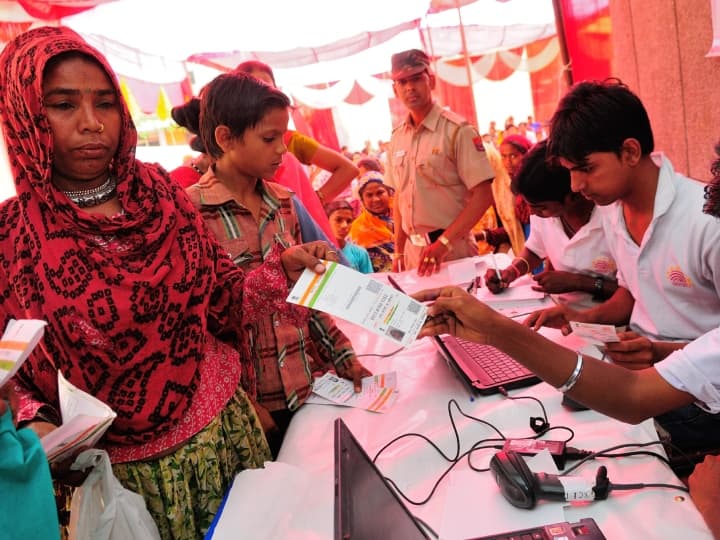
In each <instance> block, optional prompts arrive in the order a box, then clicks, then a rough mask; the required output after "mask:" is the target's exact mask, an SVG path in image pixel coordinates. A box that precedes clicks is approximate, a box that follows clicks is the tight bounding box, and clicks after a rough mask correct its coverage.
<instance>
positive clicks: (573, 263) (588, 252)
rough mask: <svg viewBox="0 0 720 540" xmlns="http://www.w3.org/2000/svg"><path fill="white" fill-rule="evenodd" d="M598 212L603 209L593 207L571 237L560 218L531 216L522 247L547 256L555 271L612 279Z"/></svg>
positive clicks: (612, 264)
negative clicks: (527, 236) (588, 217)
mask: <svg viewBox="0 0 720 540" xmlns="http://www.w3.org/2000/svg"><path fill="white" fill-rule="evenodd" d="M601 214H602V208H599V207H597V206H596V207H595V208H594V209H593V212H592V214H591V215H590V220H589V221H588V222H587V223H586V224H585V225H583V226H582V227H580V229H578V230H577V232H575V234H574V235H573V237H572V238H568V235H567V234H566V233H565V230H564V229H563V225H562V221H561V220H560V218H559V217H551V218H541V217H538V216H535V215H531V216H530V237H529V238H528V239H527V241H526V242H525V247H526V248H528V249H529V250H530V251H532V252H533V253H534V254H535V255H537V256H538V257H540V258H541V259H544V258H545V257H547V258H548V259H550V262H552V265H553V268H554V269H555V270H559V271H562V272H572V273H574V274H587V275H591V276H602V277H607V278H611V279H614V278H615V273H616V271H617V266H616V265H615V259H614V258H613V255H612V253H611V251H610V248H609V247H608V244H607V242H606V240H605V232H604V230H603V221H602V217H601Z"/></svg>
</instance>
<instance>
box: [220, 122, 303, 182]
mask: <svg viewBox="0 0 720 540" xmlns="http://www.w3.org/2000/svg"><path fill="white" fill-rule="evenodd" d="M288 120H289V113H288V110H287V109H284V108H275V109H270V110H268V112H267V113H266V114H265V116H264V117H263V118H262V120H260V122H258V124H257V125H256V126H255V127H252V128H248V129H246V130H245V132H244V133H243V134H242V137H238V138H236V139H234V140H233V142H232V143H231V145H230V148H228V149H227V150H226V152H225V154H224V155H223V156H222V157H221V158H220V159H228V160H229V161H231V162H232V165H233V167H234V168H235V169H236V170H237V171H238V172H240V173H241V174H243V175H246V176H248V177H249V178H265V179H269V178H272V177H273V176H274V174H275V172H276V171H277V170H278V168H279V167H280V164H281V163H282V157H283V154H285V152H286V151H287V147H286V146H285V143H284V142H283V135H284V134H285V132H286V131H287V126H288Z"/></svg>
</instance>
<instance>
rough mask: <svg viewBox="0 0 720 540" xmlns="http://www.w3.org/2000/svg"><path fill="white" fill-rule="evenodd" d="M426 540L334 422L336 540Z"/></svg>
mask: <svg viewBox="0 0 720 540" xmlns="http://www.w3.org/2000/svg"><path fill="white" fill-rule="evenodd" d="M380 538H392V539H393V540H426V539H429V536H428V535H427V534H425V532H424V531H423V530H422V528H421V527H420V525H418V523H417V522H416V521H415V519H414V518H413V517H412V515H411V514H410V512H409V511H408V509H407V508H405V505H404V504H403V503H402V501H401V500H400V498H399V497H398V495H397V494H396V493H395V491H393V489H392V488H391V487H390V485H388V484H387V482H385V479H384V478H383V476H382V474H381V473H380V471H379V470H378V469H377V467H376V466H375V464H374V463H373V462H372V460H371V459H370V458H369V457H368V455H367V454H366V453H365V450H363V448H362V447H361V446H360V444H359V443H358V442H357V440H355V437H354V436H353V434H352V433H350V430H349V429H348V427H347V426H346V425H345V423H344V422H343V421H342V420H341V419H340V418H338V419H336V420H335V540H377V539H380Z"/></svg>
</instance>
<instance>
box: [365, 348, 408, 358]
mask: <svg viewBox="0 0 720 540" xmlns="http://www.w3.org/2000/svg"><path fill="white" fill-rule="evenodd" d="M403 350H405V347H400V348H399V349H395V350H394V351H393V352H389V353H386V354H377V353H364V354H356V355H355V358H362V357H364V356H374V357H376V358H390V357H391V356H394V355H396V354H397V353H399V352H400V351H403Z"/></svg>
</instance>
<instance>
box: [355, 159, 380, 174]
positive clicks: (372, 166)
mask: <svg viewBox="0 0 720 540" xmlns="http://www.w3.org/2000/svg"><path fill="white" fill-rule="evenodd" d="M357 166H358V167H363V168H365V169H367V170H368V171H377V172H382V165H380V161H378V160H377V159H375V158H373V157H364V158H362V159H360V160H358V162H357Z"/></svg>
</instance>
